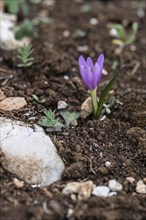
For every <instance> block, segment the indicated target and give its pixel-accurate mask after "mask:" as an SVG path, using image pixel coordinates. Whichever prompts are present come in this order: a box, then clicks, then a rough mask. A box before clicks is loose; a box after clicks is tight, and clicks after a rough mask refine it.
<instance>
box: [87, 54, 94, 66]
mask: <svg viewBox="0 0 146 220" xmlns="http://www.w3.org/2000/svg"><path fill="white" fill-rule="evenodd" d="M86 63H87V65H88V66H89V67H90V69H92V68H93V66H94V64H93V62H92V59H91V58H90V57H88V58H87V61H86Z"/></svg>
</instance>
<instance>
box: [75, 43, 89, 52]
mask: <svg viewBox="0 0 146 220" xmlns="http://www.w3.org/2000/svg"><path fill="white" fill-rule="evenodd" d="M88 49H89V48H88V46H87V45H84V46H79V47H78V51H79V52H86V51H87V50H88Z"/></svg>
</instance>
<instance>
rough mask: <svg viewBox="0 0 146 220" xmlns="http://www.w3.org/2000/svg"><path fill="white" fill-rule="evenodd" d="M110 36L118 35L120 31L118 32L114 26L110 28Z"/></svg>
mask: <svg viewBox="0 0 146 220" xmlns="http://www.w3.org/2000/svg"><path fill="white" fill-rule="evenodd" d="M110 36H112V37H118V32H117V30H116V29H115V28H112V29H111V30H110Z"/></svg>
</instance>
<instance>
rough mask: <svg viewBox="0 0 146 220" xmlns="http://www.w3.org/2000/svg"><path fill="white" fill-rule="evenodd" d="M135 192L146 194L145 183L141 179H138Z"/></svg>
mask: <svg viewBox="0 0 146 220" xmlns="http://www.w3.org/2000/svg"><path fill="white" fill-rule="evenodd" d="M136 192H137V193H141V194H146V185H145V184H144V182H143V181H142V180H139V181H138V182H137V185H136Z"/></svg>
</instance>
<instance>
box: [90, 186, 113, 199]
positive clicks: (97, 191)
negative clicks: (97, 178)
mask: <svg viewBox="0 0 146 220" xmlns="http://www.w3.org/2000/svg"><path fill="white" fill-rule="evenodd" d="M109 192H110V189H109V187H107V186H96V187H95V188H94V189H93V191H92V195H94V196H104V197H107V196H108V194H109Z"/></svg>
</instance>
